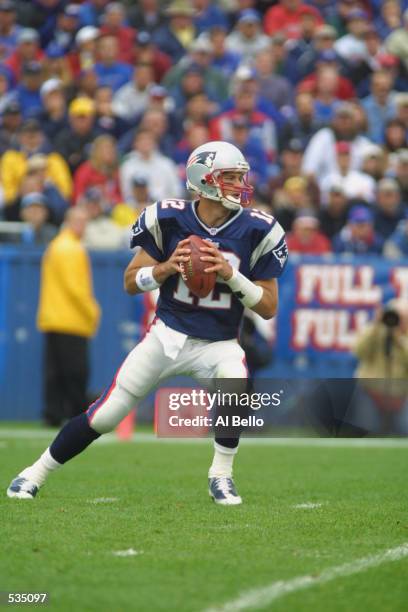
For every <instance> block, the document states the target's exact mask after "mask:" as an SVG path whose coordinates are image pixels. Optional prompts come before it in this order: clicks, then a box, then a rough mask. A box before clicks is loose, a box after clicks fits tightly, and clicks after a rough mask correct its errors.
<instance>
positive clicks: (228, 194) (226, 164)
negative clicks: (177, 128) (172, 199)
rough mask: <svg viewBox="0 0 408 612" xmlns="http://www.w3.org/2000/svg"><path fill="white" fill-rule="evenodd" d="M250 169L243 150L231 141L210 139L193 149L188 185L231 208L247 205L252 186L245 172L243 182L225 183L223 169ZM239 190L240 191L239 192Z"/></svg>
mask: <svg viewBox="0 0 408 612" xmlns="http://www.w3.org/2000/svg"><path fill="white" fill-rule="evenodd" d="M228 170H230V171H234V172H243V173H245V175H246V174H247V173H248V171H249V164H248V162H247V160H246V159H245V157H244V156H243V155H242V153H241V151H240V150H239V149H238V148H237V147H236V146H234V145H233V144H230V143H229V142H222V141H213V142H207V143H206V144H203V145H201V146H200V147H197V148H196V149H194V151H193V152H192V153H191V155H190V157H189V158H188V161H187V167H186V174H187V183H186V185H187V189H190V190H191V191H194V192H195V193H198V194H199V195H200V196H203V197H204V198H208V199H209V200H215V201H216V202H221V204H222V205H223V206H225V207H226V208H228V209H230V210H237V209H238V208H240V207H241V206H248V205H249V203H250V200H251V195H252V192H253V188H252V187H251V185H250V184H249V183H248V181H247V177H246V176H244V182H243V184H242V185H240V186H239V187H238V186H234V187H233V190H232V189H231V186H230V185H228V186H226V185H225V184H224V182H223V178H222V173H223V172H226V171H228ZM238 192H239V195H238V196H237V195H236V194H237V193H238Z"/></svg>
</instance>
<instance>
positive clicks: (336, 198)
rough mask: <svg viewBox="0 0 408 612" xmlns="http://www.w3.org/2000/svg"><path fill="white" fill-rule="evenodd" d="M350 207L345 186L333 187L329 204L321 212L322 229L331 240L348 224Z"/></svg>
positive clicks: (329, 195) (328, 200)
mask: <svg viewBox="0 0 408 612" xmlns="http://www.w3.org/2000/svg"><path fill="white" fill-rule="evenodd" d="M348 211H349V205H348V202H347V198H346V195H345V193H344V189H343V186H342V185H341V184H339V185H333V186H332V187H331V189H330V191H329V193H328V198H327V204H326V206H324V207H322V208H321V210H320V211H319V221H320V228H321V231H322V232H323V234H325V235H326V236H327V237H328V238H329V240H332V239H333V238H334V236H335V235H336V234H338V233H339V232H340V230H342V229H343V227H344V226H345V225H346V223H347V217H348Z"/></svg>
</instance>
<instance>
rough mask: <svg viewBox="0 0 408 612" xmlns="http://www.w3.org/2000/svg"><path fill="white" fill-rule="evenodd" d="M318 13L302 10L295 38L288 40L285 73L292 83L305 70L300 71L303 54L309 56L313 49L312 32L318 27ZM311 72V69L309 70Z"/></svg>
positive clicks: (302, 74)
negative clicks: (297, 34)
mask: <svg viewBox="0 0 408 612" xmlns="http://www.w3.org/2000/svg"><path fill="white" fill-rule="evenodd" d="M318 19H319V17H318V13H317V12H313V11H309V10H307V11H304V12H303V13H302V15H301V17H300V22H299V26H300V31H299V36H298V38H297V39H292V40H290V41H288V54H287V57H286V63H285V74H287V76H288V78H289V79H290V80H291V82H292V83H296V82H297V81H299V78H301V77H302V76H305V75H306V74H307V72H303V73H301V72H300V71H301V70H302V65H303V58H304V56H306V57H307V56H310V54H312V53H313V50H314V34H315V32H316V30H317V28H318ZM309 72H311V70H309Z"/></svg>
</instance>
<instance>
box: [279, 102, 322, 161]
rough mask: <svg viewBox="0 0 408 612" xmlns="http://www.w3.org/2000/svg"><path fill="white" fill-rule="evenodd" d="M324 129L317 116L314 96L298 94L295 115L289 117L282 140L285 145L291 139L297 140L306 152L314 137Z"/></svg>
mask: <svg viewBox="0 0 408 612" xmlns="http://www.w3.org/2000/svg"><path fill="white" fill-rule="evenodd" d="M322 127H323V124H322V123H321V122H320V121H318V120H317V118H316V116H315V106H314V98H313V96H312V95H311V94H310V93H298V94H297V96H296V98H295V109H294V113H292V114H291V115H290V116H289V120H288V123H287V124H286V125H285V127H284V129H283V134H282V136H281V140H282V142H283V144H284V145H285V144H287V142H288V141H289V140H290V139H293V138H296V140H299V141H300V142H301V143H302V150H304V149H305V148H306V147H307V145H308V144H309V141H310V139H311V138H312V136H313V135H314V134H316V132H318V131H319V130H320V128H322Z"/></svg>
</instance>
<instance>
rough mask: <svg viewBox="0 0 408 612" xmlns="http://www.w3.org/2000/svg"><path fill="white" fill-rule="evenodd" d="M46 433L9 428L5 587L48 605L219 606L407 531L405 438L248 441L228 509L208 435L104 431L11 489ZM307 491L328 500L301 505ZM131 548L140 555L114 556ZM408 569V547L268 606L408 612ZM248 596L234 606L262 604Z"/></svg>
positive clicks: (4, 465)
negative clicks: (399, 442) (213, 479)
mask: <svg viewBox="0 0 408 612" xmlns="http://www.w3.org/2000/svg"><path fill="white" fill-rule="evenodd" d="M46 443H47V439H46V438H43V439H41V438H30V437H28V438H19V437H10V435H9V434H7V432H6V431H5V430H4V429H3V435H2V430H1V428H0V458H1V463H0V464H1V488H2V493H1V497H0V516H1V522H0V542H1V558H0V591H20V592H21V591H25V592H39V591H40V592H44V591H47V592H49V594H50V604H49V606H47V607H46V608H45V609H51V610H58V611H61V612H62V611H72V610H79V611H82V610H84V611H91V610H102V611H113V612H116V611H120V612H121V611H128V610H131V611H132V610H135V611H146V612H147V611H150V612H155V611H156V610H157V611H173V610H175V611H180V612H181V611H197V612H199V611H204V610H207V609H208V608H214V609H218V608H220V609H222V608H221V607H222V606H223V604H226V603H228V602H231V601H235V600H236V599H237V597H239V596H240V595H241V594H242V593H245V592H246V591H248V590H250V589H254V588H255V589H256V588H260V587H264V586H267V585H270V584H271V583H274V582H276V581H279V580H282V581H287V580H290V579H292V578H295V577H297V576H304V575H312V576H314V577H316V578H319V576H321V575H322V572H324V571H325V570H326V569H327V568H331V567H333V566H338V565H341V564H344V563H349V562H353V561H355V560H356V559H361V558H363V557H367V556H368V555H371V554H377V553H381V552H383V551H385V550H387V549H390V548H394V547H397V546H400V545H402V544H405V543H408V503H407V502H408V500H407V452H408V448H407V447H403V446H402V447H401V448H399V447H395V448H393V447H390V448H378V447H376V445H375V441H374V447H373V448H370V447H369V448H355V447H352V446H351V447H345V448H341V447H336V446H334V445H333V446H328V447H327V448H322V447H314V446H310V447H308V446H306V447H304V446H301V445H299V446H296V445H290V446H285V445H279V446H275V445H267V444H262V445H255V444H244V445H243V446H242V448H241V451H240V455H239V457H238V459H237V461H236V468H235V476H236V482H237V485H238V489H239V492H240V494H241V495H242V496H243V498H244V504H243V505H242V506H239V507H229V508H226V507H218V506H215V504H213V503H212V502H211V501H210V499H209V497H208V493H207V486H206V484H207V481H206V475H207V470H208V465H209V462H210V459H211V454H212V452H211V445H210V443H209V442H208V444H207V443H194V442H187V443H186V442H171V443H167V442H165V441H155V442H152V441H150V442H149V441H146V440H145V441H140V442H138V443H116V442H112V443H109V444H103V443H96V444H94V445H93V447H91V448H90V449H88V451H87V452H86V453H84V454H83V455H81V456H80V457H78V458H76V459H75V460H74V461H72V462H71V463H70V464H68V465H66V466H65V467H64V468H63V469H62V470H61V471H60V472H59V473H57V474H54V475H52V477H51V478H50V479H49V481H48V482H47V485H46V486H45V487H44V488H43V489H42V490H41V491H40V494H39V496H38V497H37V498H36V499H35V500H34V501H24V500H9V499H7V498H6V496H5V489H6V487H7V485H8V483H9V481H10V479H11V478H12V477H13V476H15V474H16V473H17V472H18V471H19V470H20V469H22V468H23V467H24V466H25V465H27V464H28V463H31V462H32V461H33V460H34V459H35V458H37V456H38V454H39V453H40V452H41V451H42V449H43V448H44V447H45V446H46ZM100 498H105V502H102V501H99V502H95V500H98V499H99V500H100ZM106 498H110V500H106ZM308 503H314V504H321V506H319V507H311V508H296V507H295V506H296V505H298V504H308ZM130 548H132V549H134V550H135V551H137V552H138V554H137V555H134V556H127V557H119V556H115V555H114V552H115V551H123V550H128V549H130ZM407 578H408V557H405V558H402V559H399V560H396V561H393V562H388V563H381V564H380V565H378V566H377V567H372V568H368V569H362V570H361V571H359V572H356V573H353V574H352V575H349V576H343V577H342V576H339V577H335V578H334V579H332V580H330V581H329V582H327V583H319V582H317V583H316V584H313V585H312V586H310V588H307V589H305V590H297V589H294V591H293V592H292V593H288V594H282V596H280V597H279V598H277V599H276V600H275V601H273V602H272V603H267V604H266V605H265V606H264V607H263V608H262V609H267V610H276V611H277V612H291V611H296V612H297V611H303V610H310V611H311V610H313V611H314V612H315V611H323V610H324V611H327V610H330V611H331V612H336V611H347V612H349V611H350V610H358V611H361V610H364V609H370V611H371V612H377V611H378V612H384V611H390V612H391V611H392V612H394V611H397V610H401V611H402V610H406V609H407V606H408V604H407V601H408V579H407ZM240 605H241V604H240ZM242 605H243V606H244V607H242V606H241V607H239V606H238V605H236V604H233V605H230V606H229V608H228V607H225V608H224V609H225V610H230V612H232V611H233V610H241V609H245V610H246V609H248V610H249V609H258V608H259V606H255V607H254V606H253V605H251V606H249V607H248V606H246V607H245V605H244V604H242ZM15 607H17V608H20V606H15ZM261 607H262V606H261Z"/></svg>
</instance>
